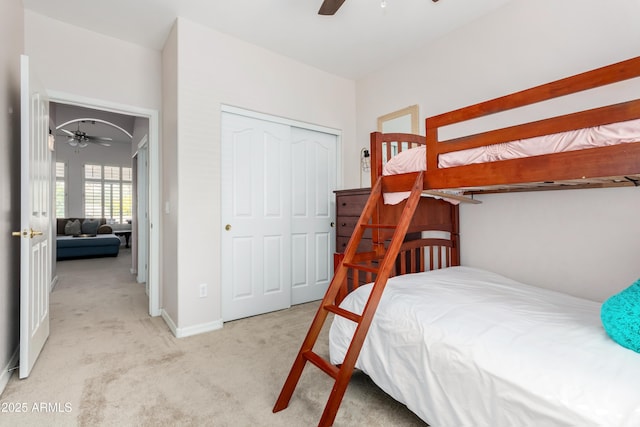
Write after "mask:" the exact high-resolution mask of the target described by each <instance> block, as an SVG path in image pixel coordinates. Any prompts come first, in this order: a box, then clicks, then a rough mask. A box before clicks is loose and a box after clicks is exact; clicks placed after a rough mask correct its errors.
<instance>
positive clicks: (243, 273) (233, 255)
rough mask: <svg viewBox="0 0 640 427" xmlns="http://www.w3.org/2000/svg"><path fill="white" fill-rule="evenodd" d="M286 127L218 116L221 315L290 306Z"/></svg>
mask: <svg viewBox="0 0 640 427" xmlns="http://www.w3.org/2000/svg"><path fill="white" fill-rule="evenodd" d="M290 140H291V136H290V127H289V126H287V125H282V124H278V123H274V122H270V121H264V120H258V119H254V118H249V117H244V116H240V115H236V114H231V113H226V112H225V113H223V115H222V150H221V161H222V168H221V172H222V184H223V185H222V191H221V194H222V212H221V214H222V226H223V227H224V230H223V231H222V318H223V320H224V321H229V320H233V319H239V318H242V317H248V316H253V315H256V314H261V313H266V312H270V311H275V310H280V309H283V308H288V307H289V306H290V305H291V273H290V271H291V243H290V235H291V222H290V212H291V206H290V199H291V197H290V194H291V180H290V176H291V172H290V171H291V154H290V153H291V143H290Z"/></svg>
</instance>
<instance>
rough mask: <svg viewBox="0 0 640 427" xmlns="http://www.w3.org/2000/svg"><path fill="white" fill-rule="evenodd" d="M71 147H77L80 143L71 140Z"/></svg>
mask: <svg viewBox="0 0 640 427" xmlns="http://www.w3.org/2000/svg"><path fill="white" fill-rule="evenodd" d="M69 145H70V146H72V147H77V146H78V141H76V140H75V139H73V138H71V139H69Z"/></svg>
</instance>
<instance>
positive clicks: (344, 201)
mask: <svg viewBox="0 0 640 427" xmlns="http://www.w3.org/2000/svg"><path fill="white" fill-rule="evenodd" d="M368 199H369V193H365V194H349V195H340V196H338V197H337V198H336V211H337V212H336V213H337V215H338V218H339V217H341V216H355V217H360V214H361V213H362V209H363V208H364V205H366V204H367V200H368Z"/></svg>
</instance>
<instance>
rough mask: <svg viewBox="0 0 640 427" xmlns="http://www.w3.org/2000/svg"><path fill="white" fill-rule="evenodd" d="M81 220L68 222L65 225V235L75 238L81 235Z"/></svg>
mask: <svg viewBox="0 0 640 427" xmlns="http://www.w3.org/2000/svg"><path fill="white" fill-rule="evenodd" d="M80 230H81V228H80V220H79V219H74V220H73V221H71V220H69V221H67V223H66V224H65V225H64V234H66V235H67V236H73V235H76V234H80Z"/></svg>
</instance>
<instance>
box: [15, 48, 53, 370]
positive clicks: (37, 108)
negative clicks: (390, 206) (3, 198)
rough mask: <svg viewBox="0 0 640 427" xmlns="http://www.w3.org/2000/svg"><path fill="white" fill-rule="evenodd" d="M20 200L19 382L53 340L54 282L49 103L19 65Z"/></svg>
mask: <svg viewBox="0 0 640 427" xmlns="http://www.w3.org/2000/svg"><path fill="white" fill-rule="evenodd" d="M20 73H21V75H20V78H21V88H20V97H21V99H20V103H21V107H20V108H21V110H20V111H21V175H20V180H21V184H20V185H21V188H20V191H21V196H20V229H21V231H20V232H17V234H19V235H20V240H21V243H20V378H26V377H28V376H29V373H30V372H31V369H32V368H33V366H34V364H35V362H36V359H37V358H38V355H39V354H40V351H41V350H42V348H43V347H44V343H45V341H46V340H47V338H48V337H49V282H50V280H51V278H50V276H51V245H50V241H51V236H50V232H51V216H50V206H51V202H50V199H49V196H50V191H51V152H50V151H49V147H48V137H49V132H48V129H49V100H48V98H47V96H46V93H45V91H44V90H43V89H42V88H41V87H39V86H38V85H37V82H36V80H35V79H34V78H33V74H32V73H31V72H30V70H29V58H28V57H26V56H24V55H23V56H22V57H21V62H20Z"/></svg>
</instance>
